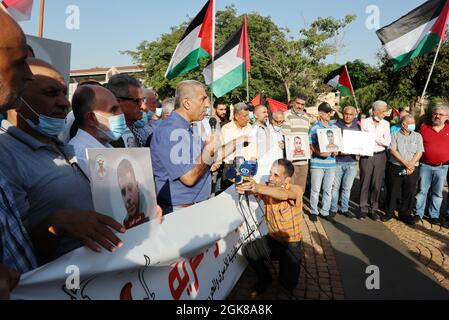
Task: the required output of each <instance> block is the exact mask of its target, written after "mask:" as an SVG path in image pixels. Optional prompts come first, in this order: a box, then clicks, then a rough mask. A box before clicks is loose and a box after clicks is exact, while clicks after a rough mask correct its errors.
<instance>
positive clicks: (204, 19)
mask: <svg viewBox="0 0 449 320" xmlns="http://www.w3.org/2000/svg"><path fill="white" fill-rule="evenodd" d="M214 1H215V0H209V1H208V2H207V3H206V5H205V6H204V7H203V9H201V11H200V13H198V15H197V16H196V17H195V18H194V19H193V20H192V22H191V23H190V25H189V26H188V27H187V30H186V31H185V32H184V35H183V36H182V38H181V41H180V42H179V43H178V45H177V47H176V50H175V52H174V53H173V56H172V58H171V61H170V64H169V66H168V69H167V72H166V73H165V77H166V78H167V79H169V80H171V79H173V78H175V77H177V76H182V75H184V74H186V73H187V72H189V71H190V70H192V69H195V68H197V67H198V66H199V61H200V60H201V59H203V58H210V57H211V56H212V48H213V43H214V37H215V35H214V34H213V33H214V24H215V8H214Z"/></svg>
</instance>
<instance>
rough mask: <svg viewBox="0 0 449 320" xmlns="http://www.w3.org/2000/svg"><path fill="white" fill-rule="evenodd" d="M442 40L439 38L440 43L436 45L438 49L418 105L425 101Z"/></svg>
mask: <svg viewBox="0 0 449 320" xmlns="http://www.w3.org/2000/svg"><path fill="white" fill-rule="evenodd" d="M443 38H444V37H441V39H440V43H439V44H438V49H437V52H436V54H435V58H434V59H433V63H432V67H431V68H430V72H429V77H428V78H427V82H426V85H425V86H424V91H423V93H422V95H421V99H420V104H422V103H424V99H425V96H426V92H427V87H428V86H429V83H430V78H431V77H432V74H433V69H434V68H435V64H436V62H437V59H438V54H439V53H440V49H441V45H442V43H443Z"/></svg>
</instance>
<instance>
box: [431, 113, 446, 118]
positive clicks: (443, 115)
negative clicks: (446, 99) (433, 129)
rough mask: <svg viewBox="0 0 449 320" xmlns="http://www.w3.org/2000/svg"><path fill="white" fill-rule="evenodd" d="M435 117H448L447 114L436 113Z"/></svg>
mask: <svg viewBox="0 0 449 320" xmlns="http://www.w3.org/2000/svg"><path fill="white" fill-rule="evenodd" d="M433 116H439V117H447V114H444V113H434V114H433Z"/></svg>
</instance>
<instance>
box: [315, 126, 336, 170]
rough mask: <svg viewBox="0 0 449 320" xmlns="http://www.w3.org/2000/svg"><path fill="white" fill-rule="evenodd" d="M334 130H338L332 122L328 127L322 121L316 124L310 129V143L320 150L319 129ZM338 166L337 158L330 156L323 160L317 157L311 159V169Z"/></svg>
mask: <svg viewBox="0 0 449 320" xmlns="http://www.w3.org/2000/svg"><path fill="white" fill-rule="evenodd" d="M328 128H330V129H332V128H337V126H336V125H334V123H333V122H332V121H329V123H328V125H327V126H325V125H324V124H323V123H322V122H321V121H320V120H318V121H317V122H315V124H314V125H313V126H312V128H310V133H309V142H310V144H313V145H314V146H315V147H316V148H317V149H319V148H320V147H319V143H318V129H328ZM336 166H337V164H336V161H335V157H332V156H329V157H327V158H322V157H319V156H316V155H312V157H311V159H310V167H311V168H335V167H336Z"/></svg>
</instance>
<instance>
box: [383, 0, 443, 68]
mask: <svg viewBox="0 0 449 320" xmlns="http://www.w3.org/2000/svg"><path fill="white" fill-rule="evenodd" d="M448 16H449V1H448V0H429V1H427V2H425V3H424V4H423V5H421V6H419V7H418V8H416V9H414V10H413V11H411V12H409V13H408V14H407V15H405V16H403V17H401V18H400V19H399V20H397V21H395V22H393V23H392V24H390V25H388V26H386V27H383V28H382V29H380V30H378V31H377V32H376V33H377V36H378V37H379V39H380V41H381V42H382V44H383V45H384V48H385V50H386V51H387V53H388V55H389V56H390V58H391V59H392V60H393V70H394V71H397V70H399V69H401V68H403V67H405V66H407V65H408V64H409V63H410V61H411V60H412V59H414V58H416V57H419V56H422V55H424V54H426V53H428V52H431V51H432V50H433V49H434V48H435V46H436V45H437V44H438V43H439V42H440V40H444V37H445V34H446V24H447V19H448Z"/></svg>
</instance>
